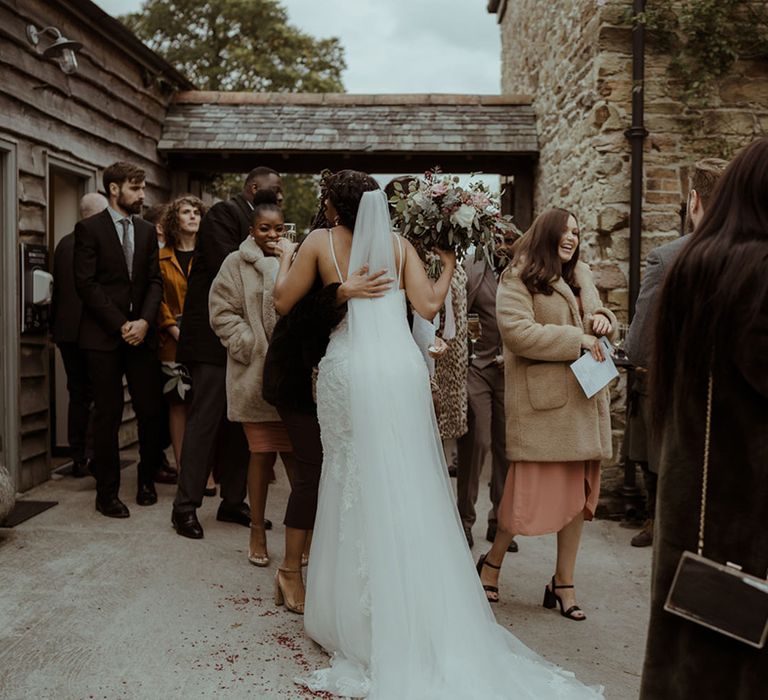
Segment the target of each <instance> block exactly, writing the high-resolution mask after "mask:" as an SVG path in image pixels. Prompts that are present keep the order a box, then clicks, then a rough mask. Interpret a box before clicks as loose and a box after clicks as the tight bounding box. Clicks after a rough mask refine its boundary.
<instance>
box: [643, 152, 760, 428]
mask: <svg viewBox="0 0 768 700" xmlns="http://www.w3.org/2000/svg"><path fill="white" fill-rule="evenodd" d="M691 235H692V238H691V240H690V241H689V242H688V244H687V245H686V246H685V248H684V249H683V251H682V252H681V253H680V255H679V256H678V258H677V260H676V261H675V263H674V265H673V266H672V268H671V269H670V271H669V273H668V275H667V278H666V281H665V283H664V286H663V288H662V290H661V294H660V295H659V300H658V304H657V307H656V333H655V345H654V349H653V355H652V357H653V361H652V364H651V401H652V407H653V419H654V426H655V429H656V430H657V431H660V430H661V428H662V426H663V423H664V420H665V418H666V416H667V412H668V411H669V405H670V402H669V394H670V391H671V390H672V386H673V385H674V384H675V383H676V382H679V386H680V390H681V391H682V392H686V393H690V392H696V393H697V394H699V395H703V392H704V391H705V389H706V383H707V376H708V373H709V370H710V368H712V369H713V370H714V371H715V373H716V372H717V368H718V366H722V365H723V364H724V363H726V362H727V361H728V360H729V359H730V358H732V357H733V355H734V353H735V352H737V351H738V349H739V347H740V344H741V343H742V342H744V333H745V331H746V330H747V329H748V328H749V327H750V325H751V324H752V323H754V321H755V318H756V317H757V314H758V313H759V312H760V307H761V305H762V304H764V303H765V300H766V295H767V294H768V138H762V139H758V140H757V141H754V142H753V143H752V144H751V145H749V146H747V147H746V148H745V149H743V150H742V151H741V152H740V153H739V154H738V155H737V156H736V157H735V158H734V159H733V161H732V162H731V164H730V165H729V166H728V168H727V169H726V171H725V172H724V173H723V175H722V177H721V178H720V181H719V182H718V184H717V186H716V187H715V190H714V192H713V193H712V200H711V202H710V205H709V207H708V208H707V211H706V214H705V215H704V220H703V221H702V223H701V225H700V226H699V228H697V229H696V231H695V232H694V233H693V234H691Z"/></svg>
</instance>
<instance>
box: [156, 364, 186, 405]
mask: <svg viewBox="0 0 768 700" xmlns="http://www.w3.org/2000/svg"><path fill="white" fill-rule="evenodd" d="M162 367H163V374H164V375H166V376H167V377H168V379H167V380H166V382H165V384H164V385H163V393H164V394H170V393H172V392H174V391H175V392H176V393H177V394H178V395H179V398H180V399H181V400H182V401H183V400H184V398H185V396H186V395H187V392H188V391H189V390H190V389H191V388H192V377H191V376H190V375H189V370H188V369H187V368H186V367H185V366H184V365H182V364H180V363H179V362H163V365H162Z"/></svg>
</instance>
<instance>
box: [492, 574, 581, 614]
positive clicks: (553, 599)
mask: <svg viewBox="0 0 768 700" xmlns="http://www.w3.org/2000/svg"><path fill="white" fill-rule="evenodd" d="M488 566H490V564H489V565H488ZM550 586H552V588H551V590H550V588H549V587H548V586H544V602H543V603H542V605H543V606H544V607H545V608H547V609H549V610H552V609H553V608H556V607H557V606H558V605H560V614H561V615H562V616H563V617H567V618H568V619H569V620H574V621H576V622H581V621H582V620H586V619H587V616H586V615H585V614H584V611H583V610H582V609H581V608H580V607H579V606H578V605H571V607H570V608H568V610H563V599H562V598H561V597H560V596H559V595H557V593H555V591H556V590H557V589H558V588H573V584H572V583H571V584H561V585H559V586H558V585H557V584H556V583H555V577H554V576H553V577H552V583H550ZM577 612H580V613H581V616H580V617H579V616H577V615H574V613H577Z"/></svg>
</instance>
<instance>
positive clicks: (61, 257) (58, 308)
mask: <svg viewBox="0 0 768 700" xmlns="http://www.w3.org/2000/svg"><path fill="white" fill-rule="evenodd" d="M74 254H75V234H74V233H68V234H67V235H66V236H64V238H62V239H61V240H60V241H59V243H58V245H57V246H56V250H55V251H54V253H53V301H52V302H51V331H52V333H53V342H54V343H56V344H57V345H61V344H63V343H73V344H74V343H77V340H78V337H79V334H80V318H81V317H82V315H83V302H81V301H80V297H79V296H78V295H77V289H76V288H75V271H74V267H73V260H74Z"/></svg>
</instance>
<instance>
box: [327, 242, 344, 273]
mask: <svg viewBox="0 0 768 700" xmlns="http://www.w3.org/2000/svg"><path fill="white" fill-rule="evenodd" d="M328 245H329V246H330V247H331V257H332V258H333V265H334V267H335V268H336V274H338V276H339V282H341V283H342V284H343V283H344V275H342V274H341V269H340V268H339V261H338V260H336V251H335V250H334V248H333V232H332V231H331V229H328Z"/></svg>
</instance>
